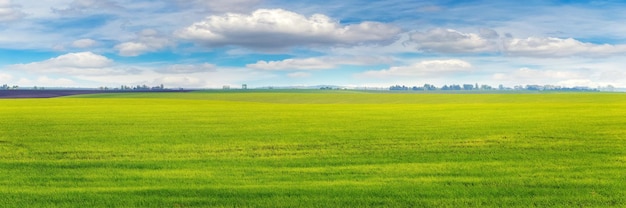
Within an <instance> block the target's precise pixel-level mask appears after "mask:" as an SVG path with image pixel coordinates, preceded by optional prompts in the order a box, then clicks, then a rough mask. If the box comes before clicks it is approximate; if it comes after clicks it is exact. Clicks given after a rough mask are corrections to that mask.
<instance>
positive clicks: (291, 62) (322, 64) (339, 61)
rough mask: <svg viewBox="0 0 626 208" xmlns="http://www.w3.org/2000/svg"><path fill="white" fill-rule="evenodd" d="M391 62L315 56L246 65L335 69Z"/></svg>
mask: <svg viewBox="0 0 626 208" xmlns="http://www.w3.org/2000/svg"><path fill="white" fill-rule="evenodd" d="M389 62H391V59H390V58H386V57H370V56H362V57H342V56H339V57H330V56H325V57H314V58H304V59H285V60H281V61H257V62H256V63H254V64H248V65H246V67H248V68H252V69H261V70H319V69H333V68H337V67H339V66H340V65H373V64H383V63H389Z"/></svg>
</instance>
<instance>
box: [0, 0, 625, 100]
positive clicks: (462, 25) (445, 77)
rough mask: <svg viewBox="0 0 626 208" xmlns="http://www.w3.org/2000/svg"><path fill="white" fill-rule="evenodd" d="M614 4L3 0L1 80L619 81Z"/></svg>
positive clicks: (620, 44)
mask: <svg viewBox="0 0 626 208" xmlns="http://www.w3.org/2000/svg"><path fill="white" fill-rule="evenodd" d="M624 10H626V3H623V1H543V0H542V1H445V0H439V1H415V0H413V1H407V0H387V1H362V0H344V1H336V2H332V3H331V2H323V3H320V1H284V0H229V1H220V0H211V1H208V0H162V1H152V0H133V1H122V0H54V1H53V0H20V1H17V0H0V84H4V83H6V84H9V85H19V86H25V87H26V86H45V87H99V86H109V87H117V86H120V85H133V86H134V85H143V84H146V85H151V86H156V85H160V84H164V85H165V86H166V87H186V88H189V87H194V88H221V87H222V86H224V85H231V86H233V87H236V86H240V85H241V84H247V85H248V86H249V87H264V86H310V85H341V86H352V87H366V86H368V87H370V86H371V87H387V86H390V85H395V84H403V85H411V86H412V85H420V86H421V85H423V84H425V83H429V84H434V85H437V86H441V85H444V84H463V83H479V84H488V85H492V86H498V85H500V84H503V85H505V86H514V85H526V84H550V85H558V86H566V87H573V86H591V87H597V86H608V85H612V86H615V87H626V61H625V60H626V26H625V25H624V23H623V22H624V21H625V20H626V13H625V12H623V11H624Z"/></svg>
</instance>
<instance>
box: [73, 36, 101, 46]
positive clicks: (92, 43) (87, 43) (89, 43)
mask: <svg viewBox="0 0 626 208" xmlns="http://www.w3.org/2000/svg"><path fill="white" fill-rule="evenodd" d="M97 44H98V42H97V41H95V40H92V39H89V38H85V39H80V40H76V41H74V42H72V47H74V48H90V47H93V46H95V45H97Z"/></svg>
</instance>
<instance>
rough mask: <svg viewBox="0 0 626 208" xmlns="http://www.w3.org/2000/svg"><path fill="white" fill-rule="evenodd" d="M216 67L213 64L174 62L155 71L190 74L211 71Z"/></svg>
mask: <svg viewBox="0 0 626 208" xmlns="http://www.w3.org/2000/svg"><path fill="white" fill-rule="evenodd" d="M216 69H217V67H216V66H215V65H213V64H209V63H204V64H174V65H170V66H167V67H164V68H161V69H156V70H155V71H156V72H159V73H164V74H192V73H200V72H213V71H215V70H216Z"/></svg>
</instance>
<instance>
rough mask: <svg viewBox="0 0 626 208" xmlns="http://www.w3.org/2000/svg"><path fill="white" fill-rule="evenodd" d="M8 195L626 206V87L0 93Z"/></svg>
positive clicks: (117, 201) (27, 199)
mask: <svg viewBox="0 0 626 208" xmlns="http://www.w3.org/2000/svg"><path fill="white" fill-rule="evenodd" d="M0 105H1V106H2V107H0V204H1V206H6V207H424V206H430V207H432V206H436V207H472V206H494V207H551V206H554V207H607V206H616V207H623V206H626V128H625V127H626V94H619V93H550V94H541V93H540V94H402V93H395V94H391V93H390V94H385V93H367V92H355V91H328V92H323V91H281V92H271V91H261V92H220V91H214V92H189V93H123V94H94V95H80V96H72V97H61V98H51V99H17V100H11V99H4V100H0Z"/></svg>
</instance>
